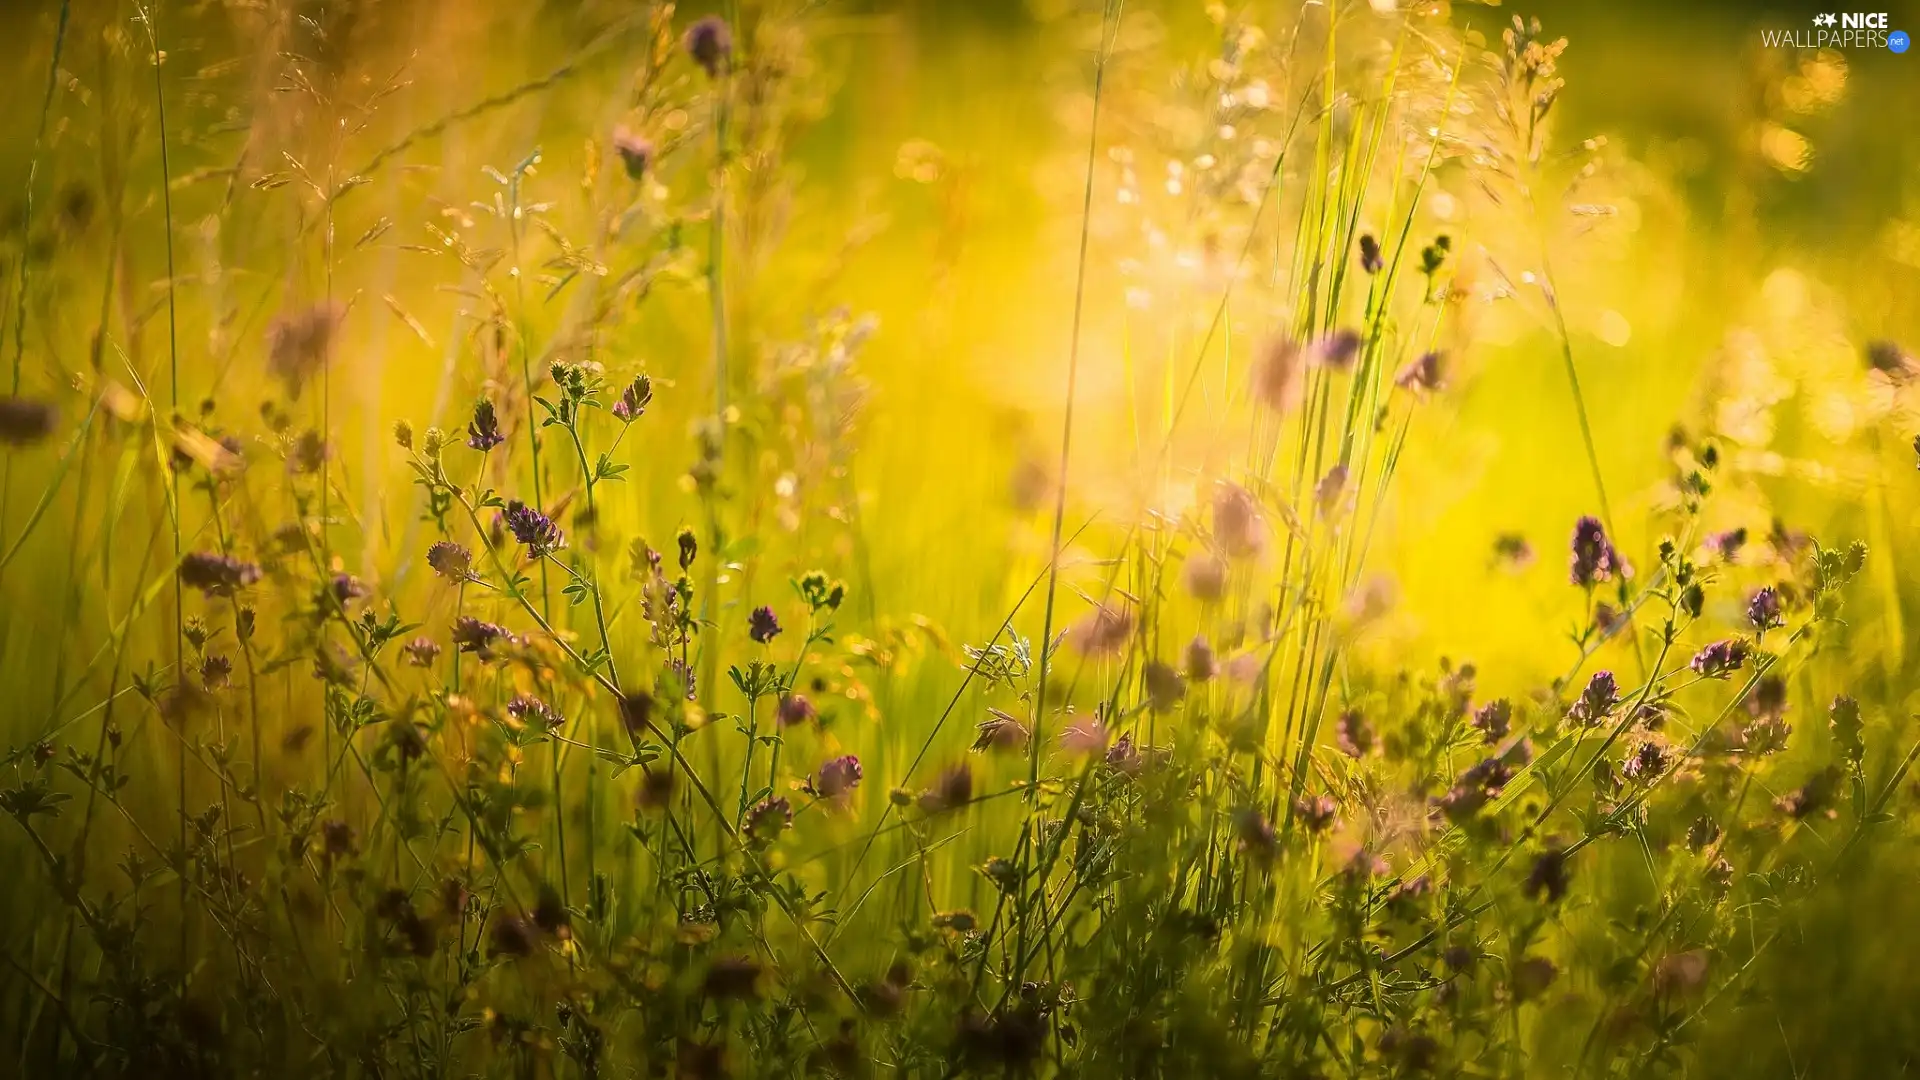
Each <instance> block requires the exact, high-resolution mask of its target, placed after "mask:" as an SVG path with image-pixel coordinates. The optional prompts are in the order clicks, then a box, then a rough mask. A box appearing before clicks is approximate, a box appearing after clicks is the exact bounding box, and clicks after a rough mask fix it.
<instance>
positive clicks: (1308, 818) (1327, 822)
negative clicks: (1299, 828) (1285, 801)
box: [1293, 795, 1340, 833]
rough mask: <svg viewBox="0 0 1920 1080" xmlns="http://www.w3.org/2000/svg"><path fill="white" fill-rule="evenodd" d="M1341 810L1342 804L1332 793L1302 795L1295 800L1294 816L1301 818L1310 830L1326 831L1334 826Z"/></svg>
mask: <svg viewBox="0 0 1920 1080" xmlns="http://www.w3.org/2000/svg"><path fill="white" fill-rule="evenodd" d="M1339 810H1340V804H1339V803H1336V802H1334V801H1333V796H1331V795H1302V796H1300V797H1299V798H1298V799H1295V800H1294V801H1293V816H1294V817H1297V818H1299V819H1300V824H1302V825H1304V826H1306V829H1307V831H1308V832H1316V833H1317V832H1326V831H1327V830H1328V829H1330V828H1332V827H1333V819H1334V817H1335V816H1336V815H1337V814H1338V813H1339Z"/></svg>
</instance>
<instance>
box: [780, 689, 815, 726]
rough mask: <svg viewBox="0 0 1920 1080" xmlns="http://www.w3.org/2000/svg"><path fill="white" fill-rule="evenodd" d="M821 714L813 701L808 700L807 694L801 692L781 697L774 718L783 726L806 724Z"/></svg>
mask: <svg viewBox="0 0 1920 1080" xmlns="http://www.w3.org/2000/svg"><path fill="white" fill-rule="evenodd" d="M819 715H820V713H819V711H818V710H816V709H815V708H814V707H813V702H811V701H808V700H807V695H805V694H801V693H790V694H786V695H783V696H782V697H781V698H780V704H779V707H777V708H776V709H774V712H773V716H774V720H775V721H776V722H777V723H778V724H779V725H780V726H781V727H792V726H794V725H795V724H804V723H806V722H807V721H809V720H812V719H814V718H815V717H817V716H819Z"/></svg>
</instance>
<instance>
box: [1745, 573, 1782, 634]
mask: <svg viewBox="0 0 1920 1080" xmlns="http://www.w3.org/2000/svg"><path fill="white" fill-rule="evenodd" d="M1782 611H1783V605H1782V604H1781V602H1780V592H1779V590H1777V589H1775V588H1774V587H1773V586H1771V585H1769V586H1767V587H1766V588H1763V589H1761V590H1759V591H1758V592H1756V593H1754V594H1753V597H1752V598H1751V599H1749V600H1748V601H1747V621H1748V622H1750V623H1752V624H1753V627H1754V629H1755V630H1758V631H1760V632H1761V633H1763V634H1764V633H1766V632H1767V631H1768V630H1772V629H1773V628H1775V627H1777V626H1780V625H1782V624H1783V623H1785V622H1786V619H1785V618H1784V617H1783V614H1782Z"/></svg>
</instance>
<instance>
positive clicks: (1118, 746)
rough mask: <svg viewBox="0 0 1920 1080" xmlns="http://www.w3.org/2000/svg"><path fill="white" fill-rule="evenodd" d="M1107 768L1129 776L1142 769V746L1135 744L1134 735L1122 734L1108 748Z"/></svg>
mask: <svg viewBox="0 0 1920 1080" xmlns="http://www.w3.org/2000/svg"><path fill="white" fill-rule="evenodd" d="M1106 765H1107V768H1109V769H1112V770H1113V771H1115V772H1118V773H1125V774H1127V775H1129V776H1131V775H1133V774H1134V773H1136V772H1139V771H1140V748H1139V747H1138V746H1135V745H1134V742H1133V736H1132V735H1122V736H1120V738H1119V739H1117V740H1116V741H1115V742H1114V744H1113V745H1112V746H1110V747H1108V748H1107V756H1106Z"/></svg>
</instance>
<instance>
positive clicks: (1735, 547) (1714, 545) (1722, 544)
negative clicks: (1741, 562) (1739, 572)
mask: <svg viewBox="0 0 1920 1080" xmlns="http://www.w3.org/2000/svg"><path fill="white" fill-rule="evenodd" d="M1746 543H1747V530H1745V529H1730V530H1728V531H1726V532H1717V533H1714V534H1713V535H1712V536H1709V537H1707V545H1706V546H1707V550H1708V551H1709V552H1712V553H1713V554H1714V555H1715V556H1716V557H1718V558H1719V560H1720V561H1721V562H1726V563H1730V562H1732V561H1733V560H1734V557H1735V556H1736V555H1738V554H1739V553H1740V549H1741V548H1742V547H1745V546H1746Z"/></svg>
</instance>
